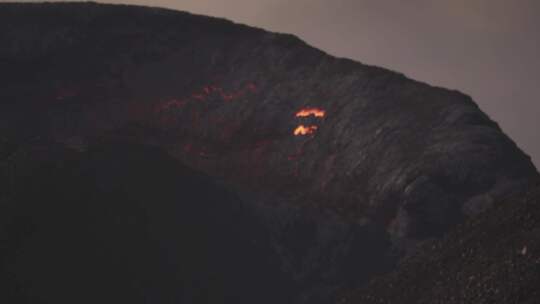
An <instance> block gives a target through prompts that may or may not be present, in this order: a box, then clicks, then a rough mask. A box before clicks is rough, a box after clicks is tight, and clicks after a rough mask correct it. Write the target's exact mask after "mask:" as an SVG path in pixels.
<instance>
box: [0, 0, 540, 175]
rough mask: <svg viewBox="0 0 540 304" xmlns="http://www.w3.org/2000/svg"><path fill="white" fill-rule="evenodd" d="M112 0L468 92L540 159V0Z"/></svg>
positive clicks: (522, 145)
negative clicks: (269, 36)
mask: <svg viewBox="0 0 540 304" xmlns="http://www.w3.org/2000/svg"><path fill="white" fill-rule="evenodd" d="M0 2H2V1H1V0H0ZM104 2H109V3H133V4H142V5H151V6H162V7H170V8H174V9H178V10H186V11H190V12H193V13H200V14H205V15H212V16H219V17H225V18H227V19H231V20H233V21H236V22H240V23H246V24H249V25H253V26H257V27H263V28H266V29H268V30H272V31H278V32H287V33H293V34H295V35H297V36H299V37H300V38H302V39H303V40H305V41H306V42H308V43H309V44H311V45H313V46H315V47H317V48H320V49H322V50H324V51H326V52H328V53H330V54H332V55H335V56H339V57H348V58H352V59H355V60H358V61H360V62H363V63H367V64H372V65H379V66H383V67H386V68H390V69H392V70H397V71H399V72H402V73H405V74H406V75H407V76H409V77H411V78H414V79H417V80H421V81H424V82H428V83H430V84H434V85H439V86H444V87H448V88H452V89H458V90H460V91H462V92H464V93H466V94H469V95H471V96H472V97H473V98H474V100H475V101H476V102H477V103H478V104H479V105H480V107H481V108H482V109H483V110H484V111H485V112H487V113H488V114H489V115H490V116H491V117H492V118H493V119H494V120H496V121H497V122H499V124H500V125H501V127H502V128H503V129H504V130H505V132H506V133H507V134H509V135H510V136H511V137H512V138H513V139H514V140H515V141H516V142H517V143H518V145H519V146H520V147H521V148H522V149H523V150H525V152H527V153H528V154H529V155H531V156H532V157H533V160H534V161H535V163H536V164H537V165H540V140H539V139H540V135H538V132H540V121H539V119H538V117H539V116H540V91H539V88H538V87H539V86H540V76H539V73H540V58H539V57H538V56H539V55H540V0H407V1H403V0H155V1H151V0H109V1H104Z"/></svg>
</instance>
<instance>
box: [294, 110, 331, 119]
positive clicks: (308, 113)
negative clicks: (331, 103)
mask: <svg viewBox="0 0 540 304" xmlns="http://www.w3.org/2000/svg"><path fill="white" fill-rule="evenodd" d="M311 115H313V116H315V117H320V118H322V117H324V116H325V115H326V111H325V110H322V109H319V108H305V109H302V110H300V111H298V112H297V113H296V117H308V116H311Z"/></svg>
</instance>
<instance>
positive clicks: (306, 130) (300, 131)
mask: <svg viewBox="0 0 540 304" xmlns="http://www.w3.org/2000/svg"><path fill="white" fill-rule="evenodd" d="M318 128H319V127H317V126H304V125H299V126H298V127H297V128H296V129H295V130H294V135H296V136H301V135H311V134H314V133H315V131H317V129H318Z"/></svg>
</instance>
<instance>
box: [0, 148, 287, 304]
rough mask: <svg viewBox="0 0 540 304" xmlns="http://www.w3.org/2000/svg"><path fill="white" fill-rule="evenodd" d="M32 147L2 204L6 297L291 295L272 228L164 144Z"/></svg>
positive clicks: (0, 256)
mask: <svg viewBox="0 0 540 304" xmlns="http://www.w3.org/2000/svg"><path fill="white" fill-rule="evenodd" d="M32 146H33V148H32V147H29V148H31V149H27V150H28V151H29V152H28V153H27V155H31V156H33V157H31V158H27V159H26V160H25V161H24V162H25V163H27V164H31V165H33V167H34V170H33V172H32V174H31V176H25V177H22V176H21V177H19V178H17V179H16V180H15V182H14V183H13V186H12V188H11V190H12V193H11V195H10V198H11V199H10V200H6V199H4V200H2V201H0V203H1V204H0V208H1V211H2V212H0V240H1V242H0V302H1V303H14V304H16V303H66V304H67V303H127V302H129V303H232V302H231V299H234V300H235V302H237V303H279V302H286V301H287V300H288V299H290V298H291V291H292V286H293V284H292V282H291V281H290V280H289V279H287V277H286V276H285V275H284V273H283V272H282V271H281V270H280V263H279V259H278V255H277V254H276V253H275V252H273V249H272V246H271V242H270V238H269V235H268V233H267V231H266V229H265V227H264V226H263V225H262V224H261V223H260V222H258V221H257V220H256V217H255V216H254V215H253V214H250V212H249V211H248V210H247V209H246V208H245V207H244V206H243V204H242V203H241V202H240V201H239V200H238V198H237V197H236V196H235V195H233V194H231V193H230V192H228V191H226V190H224V189H223V188H221V187H219V186H217V185H216V184H215V183H214V182H212V181H211V180H210V179H209V178H207V177H205V176H202V175H200V174H198V173H196V172H193V171H192V170H191V169H188V168H186V167H184V166H181V165H180V164H178V163H177V161H175V160H174V159H172V158H171V157H170V156H168V155H166V154H165V153H163V152H160V151H159V150H157V149H156V148H149V147H141V146H137V145H125V144H123V145H119V144H115V145H105V146H97V147H93V148H91V149H90V150H89V151H88V152H85V153H76V152H75V151H69V150H62V149H61V148H60V147H58V146H57V145H54V144H50V143H44V142H41V143H40V148H41V153H39V155H38V153H37V152H36V151H35V150H36V149H35V147H37V144H36V143H33V145H32ZM30 150H34V151H30ZM44 155H47V156H46V157H37V156H44ZM261 274H264V276H261Z"/></svg>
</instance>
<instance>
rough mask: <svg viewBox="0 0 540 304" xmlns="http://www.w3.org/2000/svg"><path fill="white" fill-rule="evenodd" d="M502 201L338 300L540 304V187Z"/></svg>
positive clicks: (402, 303)
mask: <svg viewBox="0 0 540 304" xmlns="http://www.w3.org/2000/svg"><path fill="white" fill-rule="evenodd" d="M498 203H499V204H498V205H497V206H496V207H494V208H493V209H492V210H490V211H488V212H486V213H485V214H482V215H480V216H478V217H476V218H475V219H473V220H471V221H470V222H468V223H467V224H464V225H462V226H460V227H459V229H457V230H456V231H454V232H452V233H451V234H449V235H448V236H447V237H445V238H444V239H442V240H440V241H437V242H428V243H426V244H424V245H423V246H421V248H420V249H419V252H418V253H417V254H415V255H414V256H412V257H410V258H408V259H406V260H405V261H403V263H402V264H401V265H400V267H399V268H398V270H397V271H395V272H393V273H391V274H388V275H386V276H384V277H382V278H379V279H376V280H374V281H373V282H372V283H370V284H369V285H367V286H366V287H364V288H362V289H360V290H357V291H355V292H350V293H348V294H347V295H346V296H344V297H343V298H342V299H341V300H340V301H338V302H339V303H343V304H344V303H363V304H364V303H365V304H371V303H378V304H379V303H380V304H394V303H395V304H422V303H425V304H428V303H440V304H458V303H486V304H487V303H489V304H499V303H500V304H535V303H538V302H539V301H540V288H539V286H540V187H538V186H537V187H534V188H532V190H530V191H528V192H526V193H524V194H520V195H515V196H512V197H510V198H507V199H506V200H505V201H504V202H498Z"/></svg>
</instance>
